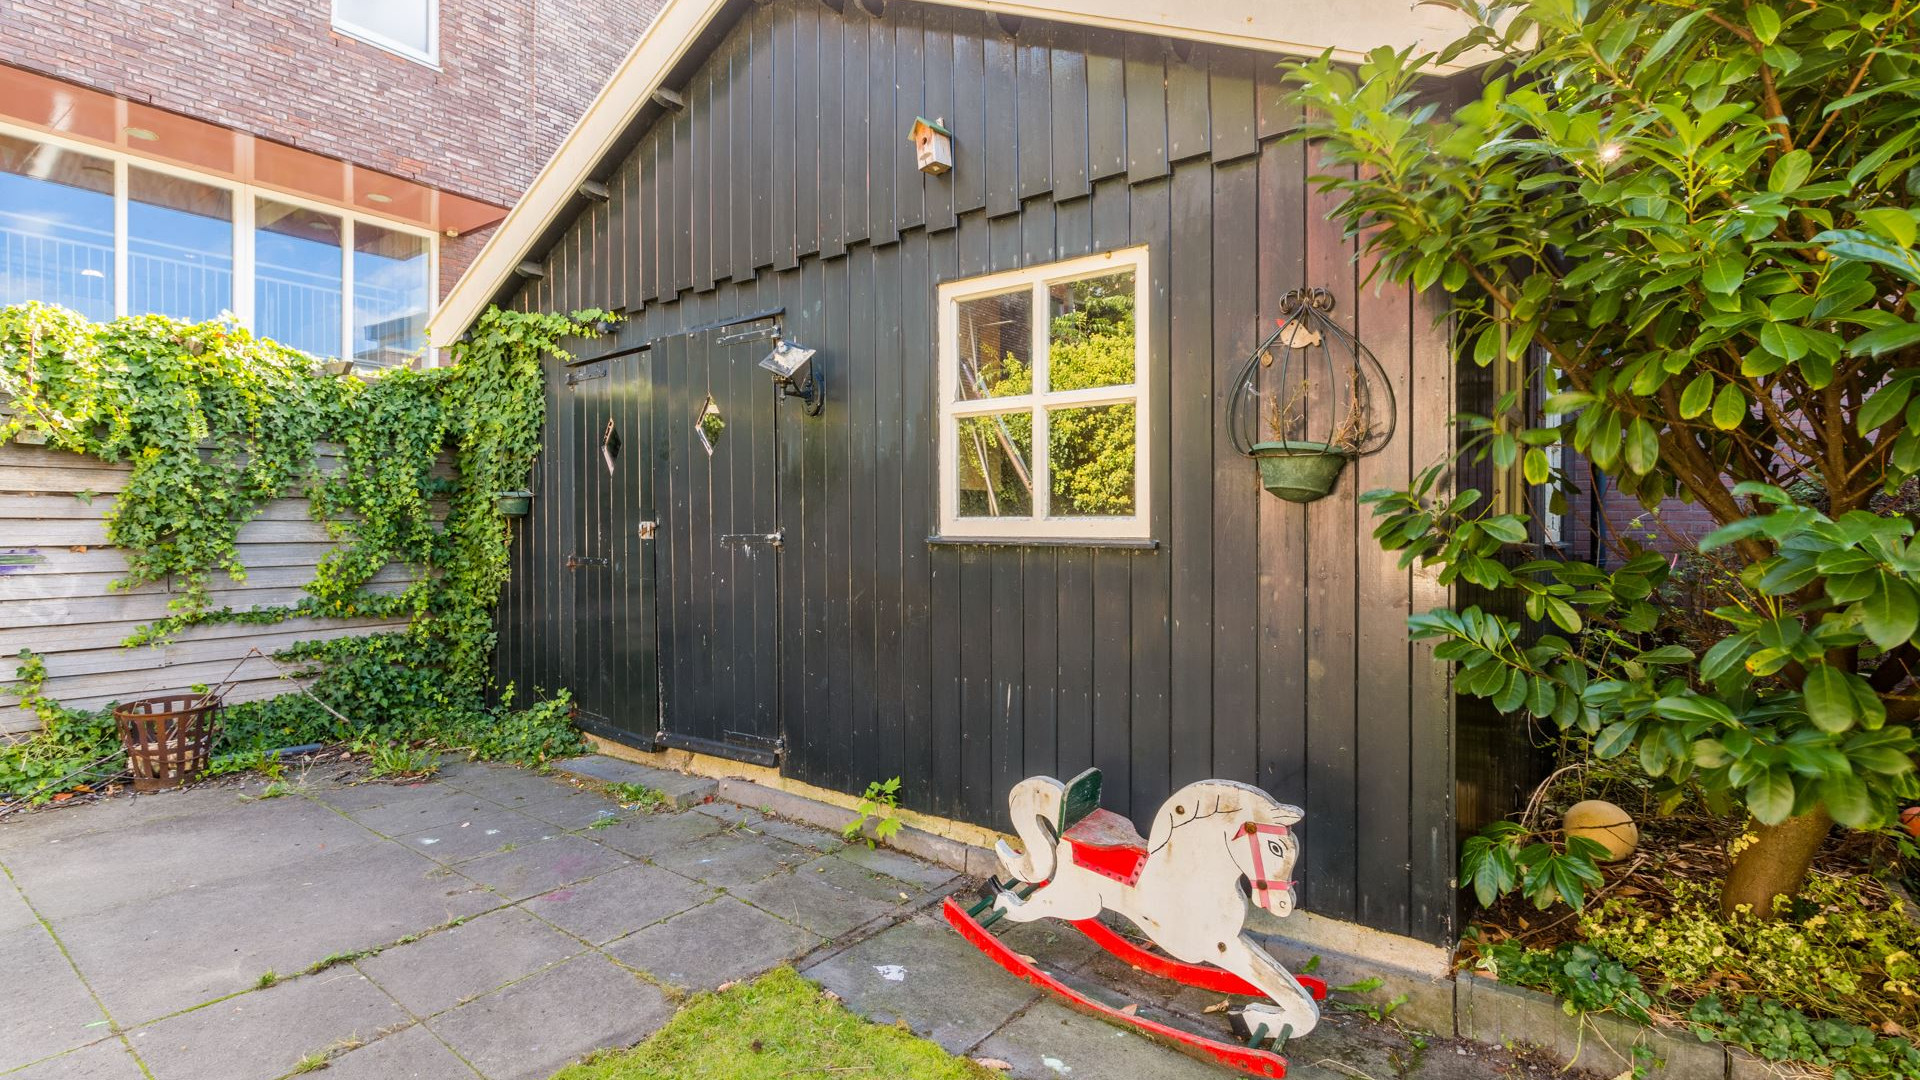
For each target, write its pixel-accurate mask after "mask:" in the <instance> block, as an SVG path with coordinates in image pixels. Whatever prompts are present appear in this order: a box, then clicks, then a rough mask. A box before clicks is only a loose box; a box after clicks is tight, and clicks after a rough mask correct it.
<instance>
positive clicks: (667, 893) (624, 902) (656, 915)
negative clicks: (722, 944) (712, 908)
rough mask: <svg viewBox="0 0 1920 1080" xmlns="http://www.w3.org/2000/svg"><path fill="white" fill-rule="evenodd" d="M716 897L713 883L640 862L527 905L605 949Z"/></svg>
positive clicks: (560, 889) (556, 924) (554, 922)
mask: <svg viewBox="0 0 1920 1080" xmlns="http://www.w3.org/2000/svg"><path fill="white" fill-rule="evenodd" d="M715 894H716V890H715V889H714V888H713V887H712V886H710V885H703V884H701V883H699V882H697V881H690V880H688V879H687V878H684V877H682V876H680V875H679V874H675V873H671V872H669V871H666V870H661V869H657V868H655V867H651V866H644V865H639V864H636V865H633V866H629V867H626V868H624V869H620V870H613V871H610V872H608V873H605V874H601V875H600V876H599V877H596V878H593V879H591V880H589V881H583V882H581V883H580V884H578V885H569V886H566V887H564V888H559V889H555V890H554V891H552V892H550V893H545V894H543V895H540V896H536V897H534V898H533V899H531V900H528V901H527V902H526V903H525V904H524V905H523V906H524V907H525V908H526V909H527V910H528V911H530V912H532V913H533V914H535V915H537V916H539V917H540V918H542V919H545V920H547V921H548V922H550V923H552V924H554V925H555V926H558V927H560V928H561V929H562V930H565V931H566V932H567V933H569V934H572V935H574V936H575V937H579V938H582V939H584V940H586V941H589V942H591V943H593V944H595V945H604V944H606V943H607V942H609V941H612V940H614V939H615V938H620V937H625V936H626V935H627V934H630V933H632V932H633V931H635V930H638V929H640V928H642V927H645V926H648V925H651V924H653V923H656V922H659V921H660V920H661V919H664V918H667V917H668V916H671V915H678V914H679V913H680V912H682V911H685V910H687V909H688V908H691V907H694V906H696V905H699V904H704V903H706V902H707V901H709V900H711V899H713V898H714V896H715Z"/></svg>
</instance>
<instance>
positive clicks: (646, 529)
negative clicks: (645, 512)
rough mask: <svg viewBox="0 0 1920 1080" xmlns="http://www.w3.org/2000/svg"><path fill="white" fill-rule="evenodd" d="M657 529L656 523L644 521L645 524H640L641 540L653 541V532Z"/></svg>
mask: <svg viewBox="0 0 1920 1080" xmlns="http://www.w3.org/2000/svg"><path fill="white" fill-rule="evenodd" d="M655 528H656V523H655V522H651V521H643V522H641V523H640V539H642V540H651V539H653V530H654V529H655Z"/></svg>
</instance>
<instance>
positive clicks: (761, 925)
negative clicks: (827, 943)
mask: <svg viewBox="0 0 1920 1080" xmlns="http://www.w3.org/2000/svg"><path fill="white" fill-rule="evenodd" d="M818 944H820V938H819V937H818V936H817V935H815V934H813V933H810V932H809V931H806V930H802V929H801V928H800V927H797V926H793V925H791V924H789V923H785V922H782V921H780V920H779V919H776V918H774V917H773V916H772V915H769V914H767V913H766V912H764V911H761V910H760V909H758V908H755V907H749V906H748V905H746V904H743V903H741V902H740V901H738V900H735V899H734V898H732V897H730V896H722V897H721V898H719V899H718V900H715V901H714V902H712V903H710V904H703V905H701V906H700V907H697V908H694V909H693V910H691V911H687V912H683V913H681V914H679V915H675V916H674V917H673V918H671V919H668V920H666V921H665V922H659V923H654V924H653V925H652V926H649V927H647V928H646V929H644V930H641V931H639V932H638V933H635V934H632V935H629V936H627V937H625V938H622V939H620V940H619V941H616V942H614V943H613V944H612V945H610V946H608V948H607V952H609V953H611V954H612V955H613V956H615V957H616V958H618V959H619V960H620V961H621V962H622V963H626V964H631V965H633V966H634V967H636V968H639V969H640V970H642V971H645V972H647V973H648V974H650V975H652V976H653V977H654V978H656V979H659V980H661V981H663V982H669V983H672V984H674V985H675V986H684V987H686V988H687V989H689V990H711V989H712V988H714V987H716V986H719V985H720V984H721V983H723V982H727V981H729V980H732V979H742V978H746V977H748V976H752V975H758V974H759V973H760V972H762V971H765V970H767V969H768V968H772V967H776V966H778V965H780V964H782V963H785V962H787V961H789V960H792V959H794V958H795V957H798V956H800V955H802V954H804V953H806V952H807V951H808V950H810V949H812V948H813V947H814V946H815V945H818Z"/></svg>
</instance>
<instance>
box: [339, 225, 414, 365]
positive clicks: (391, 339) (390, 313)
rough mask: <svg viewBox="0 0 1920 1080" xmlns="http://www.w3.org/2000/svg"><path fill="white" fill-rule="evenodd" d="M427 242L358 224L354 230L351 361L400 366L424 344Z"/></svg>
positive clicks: (409, 235)
mask: <svg viewBox="0 0 1920 1080" xmlns="http://www.w3.org/2000/svg"><path fill="white" fill-rule="evenodd" d="M427 293H428V287H427V240H426V238H425V237H423V236H414V235H412V234H411V233H403V232H395V231H394V230H392V229H383V228H381V227H380V226H378V225H369V224H367V223H365V222H358V223H356V224H355V225H354V227H353V359H354V361H355V362H356V363H358V364H361V365H364V366H368V367H391V366H392V365H394V364H404V363H406V362H407V361H408V360H409V359H411V358H412V357H413V355H414V354H415V353H417V352H419V351H420V349H421V348H422V347H423V346H425V345H426V343H427V308H428V307H429V301H428V299H427Z"/></svg>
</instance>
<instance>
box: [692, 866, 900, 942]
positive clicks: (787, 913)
mask: <svg viewBox="0 0 1920 1080" xmlns="http://www.w3.org/2000/svg"><path fill="white" fill-rule="evenodd" d="M729 891H731V892H732V893H733V895H735V896H737V897H739V898H740V899H742V900H745V901H747V902H748V903H750V904H752V905H753V906H755V907H757V908H760V909H761V910H762V911H769V912H772V913H773V914H775V915H778V916H780V917H781V918H782V919H785V920H786V921H788V922H790V923H794V924H795V925H798V926H804V927H806V928H807V929H808V930H811V931H813V932H814V933H816V934H819V935H820V936H821V937H825V938H837V937H839V936H841V935H842V934H845V933H848V932H849V931H851V930H854V929H855V928H857V927H860V926H864V925H866V924H867V923H870V922H872V921H873V920H875V919H879V918H883V917H885V916H888V915H894V914H897V913H899V912H900V911H901V910H902V908H903V907H904V906H905V902H904V901H899V900H891V901H890V900H883V899H875V898H874V897H871V896H864V895H862V894H860V893H856V892H848V891H847V890H845V889H841V888H838V887H836V886H834V885H833V884H831V883H830V882H828V881H825V880H823V878H822V876H821V875H819V874H805V873H792V874H777V875H775V876H773V877H770V878H767V879H766V880H764V881H760V882H757V883H755V884H753V885H748V886H746V887H744V888H738V889H731V890H729Z"/></svg>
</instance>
